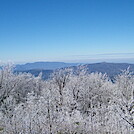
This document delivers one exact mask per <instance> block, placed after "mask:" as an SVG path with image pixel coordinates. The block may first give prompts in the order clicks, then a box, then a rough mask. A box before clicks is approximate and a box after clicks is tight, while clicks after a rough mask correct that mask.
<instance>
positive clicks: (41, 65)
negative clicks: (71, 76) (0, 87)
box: [15, 62, 78, 71]
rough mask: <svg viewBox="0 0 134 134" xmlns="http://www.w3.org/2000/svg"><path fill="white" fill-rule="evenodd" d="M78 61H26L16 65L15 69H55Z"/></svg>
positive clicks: (72, 64) (73, 64)
mask: <svg viewBox="0 0 134 134" xmlns="http://www.w3.org/2000/svg"><path fill="white" fill-rule="evenodd" d="M76 65H78V63H64V62H34V63H26V64H23V65H19V64H18V65H16V67H15V70H17V71H26V70H33V69H34V70H35V69H42V70H55V69H59V68H64V67H70V66H76Z"/></svg>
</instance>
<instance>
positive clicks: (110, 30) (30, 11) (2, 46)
mask: <svg viewBox="0 0 134 134" xmlns="http://www.w3.org/2000/svg"><path fill="white" fill-rule="evenodd" d="M124 59H125V60H126V61H124ZM0 60H1V61H4V62H7V61H13V62H16V63H17V62H33V61H66V62H101V61H119V62H130V61H131V62H133V63H134V0H0Z"/></svg>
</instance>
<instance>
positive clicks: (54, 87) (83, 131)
mask: <svg viewBox="0 0 134 134" xmlns="http://www.w3.org/2000/svg"><path fill="white" fill-rule="evenodd" d="M0 120H1V121H0V132H2V133H3V134H132V133H133V131H134V76H133V75H132V74H131V72H129V70H126V71H123V72H122V74H120V75H118V76H117V77H116V78H115V81H114V82H111V81H110V79H109V78H108V77H107V76H106V75H103V74H101V73H91V74H87V73H86V71H84V70H83V69H80V71H78V72H77V75H76V74H73V73H72V71H71V70H69V69H64V70H58V71H57V72H55V73H54V74H53V76H52V79H50V80H47V81H43V80H42V79H41V75H39V76H38V77H34V76H32V75H30V74H26V73H21V74H14V73H12V70H11V67H10V66H6V67H3V68H2V69H1V70H0Z"/></svg>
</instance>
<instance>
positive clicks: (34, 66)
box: [15, 62, 134, 79]
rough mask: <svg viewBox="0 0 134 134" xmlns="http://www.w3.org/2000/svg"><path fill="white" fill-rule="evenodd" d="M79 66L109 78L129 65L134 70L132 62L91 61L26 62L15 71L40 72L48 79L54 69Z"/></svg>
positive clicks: (34, 73)
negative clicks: (84, 62) (89, 62)
mask: <svg viewBox="0 0 134 134" xmlns="http://www.w3.org/2000/svg"><path fill="white" fill-rule="evenodd" d="M80 66H81V67H82V68H86V69H87V71H88V73H92V72H101V73H103V74H104V73H106V74H107V75H108V76H109V77H110V78H113V77H115V76H116V75H118V74H119V73H121V71H122V70H125V69H127V68H128V67H129V69H130V71H132V72H134V64H129V63H107V62H102V63H93V64H81V65H80V64H78V63H64V62H35V63H27V64H24V65H17V66H16V68H15V70H16V72H27V73H31V74H33V75H35V76H38V75H39V73H40V72H42V78H43V79H48V78H49V77H50V76H51V74H52V73H53V71H54V70H56V69H60V68H72V69H73V71H74V72H75V71H77V70H78V69H79V68H80Z"/></svg>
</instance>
